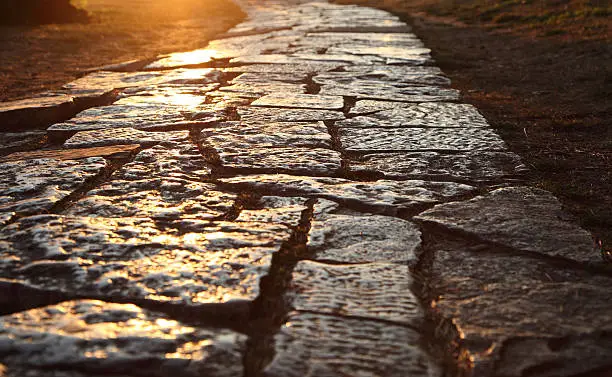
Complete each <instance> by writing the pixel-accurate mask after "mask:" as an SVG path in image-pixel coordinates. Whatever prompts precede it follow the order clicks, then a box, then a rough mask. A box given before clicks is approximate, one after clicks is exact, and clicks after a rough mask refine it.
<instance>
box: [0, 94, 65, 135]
mask: <svg viewBox="0 0 612 377" xmlns="http://www.w3.org/2000/svg"><path fill="white" fill-rule="evenodd" d="M75 108H76V105H75V103H74V99H73V98H72V96H68V95H57V96H50V97H40V98H32V99H23V100H18V101H9V102H0V130H2V131H8V130H17V129H19V130H20V131H22V130H24V129H32V128H40V127H44V126H47V125H49V124H52V123H54V122H58V121H59V120H61V119H65V118H66V117H68V116H70V114H72V113H73V112H74V111H75Z"/></svg>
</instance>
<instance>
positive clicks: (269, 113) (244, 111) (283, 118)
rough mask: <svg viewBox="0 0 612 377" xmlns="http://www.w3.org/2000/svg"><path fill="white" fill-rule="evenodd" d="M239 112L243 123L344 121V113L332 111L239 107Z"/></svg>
mask: <svg viewBox="0 0 612 377" xmlns="http://www.w3.org/2000/svg"><path fill="white" fill-rule="evenodd" d="M237 111H238V116H239V117H240V120H241V121H243V122H252V123H266V122H312V121H324V120H342V119H344V114H343V113H342V112H340V111H330V110H309V109H283V108H262V107H239V108H238V110H237Z"/></svg>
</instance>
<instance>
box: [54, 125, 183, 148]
mask: <svg viewBox="0 0 612 377" xmlns="http://www.w3.org/2000/svg"><path fill="white" fill-rule="evenodd" d="M188 139H189V131H172V132H171V131H166V132H146V131H141V130H136V129H134V128H129V127H125V128H108V129H101V130H90V131H82V132H77V133H76V134H74V136H72V137H71V138H70V139H68V140H66V142H65V143H64V146H65V147H66V148H87V147H98V146H106V145H117V144H141V145H144V146H148V145H153V144H158V143H162V142H166V141H169V142H180V141H186V140H188Z"/></svg>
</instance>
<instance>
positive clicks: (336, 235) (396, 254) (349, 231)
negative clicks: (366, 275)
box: [308, 214, 421, 263]
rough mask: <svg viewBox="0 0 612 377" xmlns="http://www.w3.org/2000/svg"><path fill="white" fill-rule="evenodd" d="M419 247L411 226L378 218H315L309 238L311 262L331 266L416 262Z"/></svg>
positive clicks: (348, 216) (410, 224) (419, 241)
mask: <svg viewBox="0 0 612 377" xmlns="http://www.w3.org/2000/svg"><path fill="white" fill-rule="evenodd" d="M420 245H421V232H420V231H419V229H418V228H417V227H416V226H415V225H414V224H412V223H411V222H408V221H406V220H402V219H398V218H395V217H388V216H378V215H371V216H350V215H335V214H331V215H323V216H316V215H315V218H314V220H313V221H312V225H311V228H310V233H309V234H308V248H309V250H310V251H313V252H315V257H314V258H313V259H314V260H318V261H331V262H334V263H364V262H416V259H417V255H416V251H417V249H418V248H419V247H420Z"/></svg>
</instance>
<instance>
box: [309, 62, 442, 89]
mask: <svg viewBox="0 0 612 377" xmlns="http://www.w3.org/2000/svg"><path fill="white" fill-rule="evenodd" d="M354 79H359V80H371V79H375V80H379V81H389V82H394V83H401V84H410V85H415V84H416V85H439V86H449V85H450V80H449V79H448V78H447V77H445V76H444V75H442V71H440V69H439V68H437V67H432V66H410V67H405V66H390V65H373V66H372V65H346V66H343V67H342V70H341V71H340V72H338V71H334V72H322V73H319V74H317V75H316V76H314V77H313V80H314V81H315V82H316V83H318V84H321V85H325V84H335V83H348V82H351V81H352V80H354Z"/></svg>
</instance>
